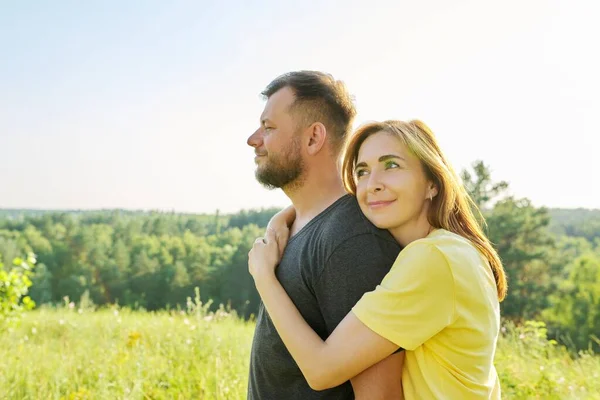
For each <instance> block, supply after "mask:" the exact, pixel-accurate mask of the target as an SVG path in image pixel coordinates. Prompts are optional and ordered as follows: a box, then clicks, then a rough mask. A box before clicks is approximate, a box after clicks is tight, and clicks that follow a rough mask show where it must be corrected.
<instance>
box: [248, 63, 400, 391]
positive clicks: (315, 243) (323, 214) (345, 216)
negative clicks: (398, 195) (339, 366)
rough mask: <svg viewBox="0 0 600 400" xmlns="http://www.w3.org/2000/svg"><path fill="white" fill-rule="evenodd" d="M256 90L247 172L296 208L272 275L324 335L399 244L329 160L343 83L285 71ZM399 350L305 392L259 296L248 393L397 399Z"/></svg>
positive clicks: (341, 113)
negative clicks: (257, 111) (339, 381)
mask: <svg viewBox="0 0 600 400" xmlns="http://www.w3.org/2000/svg"><path fill="white" fill-rule="evenodd" d="M262 94H263V95H264V96H265V97H266V98H267V103H266V105H265V108H264V111H263V113H262V116H261V118H260V127H259V128H258V129H257V130H256V131H255V132H254V133H253V134H252V135H251V136H250V137H249V138H248V145H250V146H252V147H254V152H255V154H256V157H255V161H256V164H257V168H256V178H257V180H258V181H259V182H261V183H262V184H263V185H265V186H267V187H269V188H280V189H282V190H283V191H284V193H285V194H286V195H287V196H288V197H289V198H290V200H291V202H292V204H293V206H294V208H295V210H296V219H295V221H294V223H293V225H292V227H291V230H290V236H291V238H290V240H289V242H288V244H287V247H286V248H285V252H284V254H283V257H282V259H281V262H280V265H279V267H278V269H277V278H278V279H279V281H280V282H281V284H282V285H283V287H284V288H285V290H286V291H287V293H288V294H289V296H290V297H291V298H292V300H293V301H294V303H295V304H296V306H297V307H298V309H299V311H300V312H301V314H302V316H303V317H304V318H305V319H306V321H307V322H308V323H309V324H310V325H311V327H312V328H313V329H314V330H315V331H316V332H317V333H318V334H319V335H320V336H321V337H322V338H323V339H325V338H327V337H328V336H329V334H330V333H331V332H332V331H333V330H334V328H335V327H336V326H337V325H338V323H339V322H340V321H341V320H342V319H343V318H344V316H346V314H347V313H348V312H349V311H350V310H351V308H352V306H354V304H356V302H357V301H358V300H359V299H360V297H361V296H362V295H363V293H365V292H368V291H371V290H373V289H375V286H376V285H377V284H378V283H380V282H381V280H382V279H383V277H384V276H385V274H386V273H387V272H388V270H389V268H390V267H391V265H392V263H393V261H394V260H395V259H396V256H397V255H398V252H399V251H400V247H399V246H398V244H397V243H396V241H395V240H394V239H393V238H392V237H391V235H390V234H389V233H388V232H387V231H381V230H378V229H377V228H375V226H373V225H372V224H371V223H370V222H369V221H368V220H367V219H366V218H365V217H364V216H363V214H362V212H361V211H360V208H359V206H358V203H357V201H356V199H355V198H354V197H353V196H350V195H348V194H346V191H345V189H344V186H343V183H342V180H341V177H340V174H339V169H338V160H339V155H340V150H341V148H342V145H343V142H344V140H345V137H346V135H347V134H348V132H349V130H350V129H351V125H352V120H353V119H354V116H355V114H356V111H355V108H354V105H353V103H352V100H351V98H350V96H349V94H348V92H347V90H346V88H345V86H344V84H343V83H342V82H340V81H336V80H335V79H334V78H333V77H332V76H331V75H328V74H324V73H321V72H315V71H299V72H290V73H287V74H284V75H282V76H280V77H278V78H276V79H275V80H274V81H273V82H271V83H270V84H269V85H268V86H267V88H266V89H265V90H264V92H263V93H262ZM402 356H403V355H402V354H401V353H397V354H394V355H392V356H390V357H388V358H387V359H386V360H384V361H382V362H381V363H379V364H377V365H375V366H373V367H372V368H370V369H369V370H367V371H364V372H363V373H361V374H360V375H358V376H356V377H355V378H353V379H352V382H351V383H352V384H350V382H346V383H345V384H343V385H340V386H338V387H336V388H333V389H328V390H324V391H321V392H317V391H314V390H312V389H311V388H310V387H309V385H308V383H307V382H306V380H305V379H304V377H303V375H302V372H301V371H300V369H299V368H298V366H297V365H296V363H295V361H294V360H293V358H292V357H291V355H290V354H289V352H288V351H287V349H286V348H285V345H284V344H283V342H282V340H281V338H280V337H279V335H278V334H277V331H276V330H275V327H274V326H273V324H272V322H271V320H270V318H269V316H268V314H267V312H266V311H265V309H264V307H263V305H262V304H261V306H260V309H259V313H258V318H257V324H256V331H255V333H254V340H253V343H252V354H251V357H250V376H249V384H248V398H249V399H252V400H264V399H301V400H305V399H306V400H308V399H353V398H354V396H355V395H356V397H359V398H368V399H378V398H398V396H399V392H400V390H401V386H400V377H401V367H402V365H401V362H402ZM353 388H354V391H353ZM391 396H394V397H391Z"/></svg>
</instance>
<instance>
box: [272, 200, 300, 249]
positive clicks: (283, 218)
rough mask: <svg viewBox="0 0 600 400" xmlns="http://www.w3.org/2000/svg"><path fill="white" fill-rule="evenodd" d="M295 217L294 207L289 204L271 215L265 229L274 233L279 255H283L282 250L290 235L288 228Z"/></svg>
mask: <svg viewBox="0 0 600 400" xmlns="http://www.w3.org/2000/svg"><path fill="white" fill-rule="evenodd" d="M295 219H296V209H294V207H293V206H289V207H286V208H284V209H283V210H281V211H279V212H278V213H277V214H275V215H273V217H271V220H270V221H269V224H268V225H267V230H269V229H270V230H272V231H273V232H274V234H275V238H276V240H277V244H278V245H279V256H280V257H281V256H283V251H284V250H285V246H286V245H287V242H288V239H289V237H290V228H291V226H292V224H293V223H294V220H295Z"/></svg>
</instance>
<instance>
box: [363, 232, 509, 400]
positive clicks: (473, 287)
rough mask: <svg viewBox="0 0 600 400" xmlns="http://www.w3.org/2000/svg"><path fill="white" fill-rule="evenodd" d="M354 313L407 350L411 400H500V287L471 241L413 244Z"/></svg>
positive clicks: (443, 235)
mask: <svg viewBox="0 0 600 400" xmlns="http://www.w3.org/2000/svg"><path fill="white" fill-rule="evenodd" d="M352 311H353V312H354V314H355V315H356V316H357V317H358V319H360V320H361V321H362V322H363V323H364V324H365V325H367V326H368V327H369V328H370V329H372V330H373V331H374V332H376V333H377V334H379V335H381V336H383V337H384V338H386V339H388V340H390V341H392V342H394V343H395V344H397V345H398V346H400V347H402V348H404V349H405V350H406V358H405V361H404V369H403V371H402V383H403V387H404V396H405V398H406V399H407V400H410V399H460V400H462V399H500V383H499V380H498V375H497V373H496V369H495V368H494V364H493V361H494V354H495V352H496V342H497V339H498V331H499V328H500V305H499V302H498V295H497V291H496V283H495V280H494V275H493V273H492V270H491V268H490V266H489V263H488V262H487V260H486V259H485V258H484V257H483V256H482V255H481V253H480V252H479V251H477V249H476V248H475V246H473V245H472V244H471V242H470V241H469V240H467V239H465V238H463V237H461V236H459V235H456V234H454V233H452V232H448V231H446V230H443V229H438V230H436V231H434V232H432V233H431V234H429V236H427V237H426V238H423V239H419V240H416V241H414V242H412V243H410V244H409V245H408V246H406V248H405V249H404V250H403V251H402V252H401V253H400V255H399V256H398V258H397V259H396V262H395V263H394V265H393V266H392V269H391V270H390V272H389V273H388V274H387V275H386V276H385V278H384V279H383V281H382V282H381V284H380V285H378V286H377V288H376V289H375V290H374V291H372V292H369V293H366V294H365V295H364V296H363V297H362V299H361V300H360V301H359V302H358V303H357V304H356V305H355V306H354V308H353V309H352Z"/></svg>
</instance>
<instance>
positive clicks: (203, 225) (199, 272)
mask: <svg viewBox="0 0 600 400" xmlns="http://www.w3.org/2000/svg"><path fill="white" fill-rule="evenodd" d="M462 177H463V180H464V182H465V186H466V188H467V190H468V191H469V192H470V193H471V195H472V197H473V199H474V200H475V202H476V203H477V204H478V205H479V206H480V208H481V209H482V210H484V215H485V218H486V220H487V228H486V229H487V232H488V234H489V236H490V238H491V240H492V241H493V243H495V245H496V247H497V249H498V251H499V253H500V256H501V258H502V260H503V262H504V266H505V268H506V270H507V273H508V278H509V294H508V296H507V299H506V300H505V301H504V303H503V304H502V313H503V316H504V317H505V318H507V319H510V320H513V321H515V322H517V323H519V322H522V321H524V320H529V319H541V320H544V321H546V322H547V323H548V326H549V329H550V334H551V336H552V337H554V338H557V339H558V340H560V341H562V342H563V343H566V344H568V345H570V346H571V348H572V349H581V348H587V347H588V346H591V347H592V348H594V349H595V350H600V340H598V337H599V336H600V210H597V211H591V210H547V209H545V208H536V207H534V206H533V205H532V204H531V202H530V201H529V200H528V199H518V198H514V197H507V196H505V192H506V189H507V188H508V184H507V183H506V182H494V181H492V179H491V177H490V171H489V169H488V168H487V167H486V166H485V165H484V164H483V163H482V162H477V163H475V164H474V165H473V168H472V170H470V171H464V172H463V174H462ZM276 211H277V210H276V209H263V210H250V211H242V212H239V213H237V214H232V215H220V214H219V213H217V214H215V215H192V214H177V213H164V212H162V213H161V212H141V211H124V210H107V211H96V212H91V211H87V212H80V211H72V212H50V211H48V212H44V211H29V210H0V254H2V256H3V258H4V260H5V265H8V264H9V260H12V259H13V258H14V257H16V256H19V255H22V254H27V253H28V252H30V251H32V252H34V253H35V254H36V255H37V260H38V262H37V265H36V267H35V276H34V278H33V286H32V287H31V289H30V294H31V297H32V298H33V300H34V301H36V303H37V304H38V305H39V304H44V303H54V304H57V303H62V302H63V301H64V300H63V299H64V298H65V296H68V298H69V299H72V300H78V299H79V298H80V297H81V296H82V295H84V293H87V294H86V296H89V298H90V299H91V300H92V301H93V302H94V303H95V304H98V305H102V304H112V303H116V302H118V303H119V304H120V305H126V306H129V307H132V308H144V309H148V310H156V309H160V308H168V307H171V308H173V307H177V305H184V304H185V302H186V299H187V297H188V296H193V293H194V288H195V287H199V288H200V292H201V297H202V299H203V300H204V301H207V300H208V299H212V300H213V302H214V303H213V304H215V305H218V304H221V303H222V304H229V305H230V306H231V307H232V308H233V309H235V310H237V311H238V312H239V313H241V314H243V315H245V316H249V315H250V314H251V313H254V312H256V310H257V308H258V304H259V298H258V295H257V293H256V291H255V289H254V285H253V282H252V279H251V277H250V275H249V274H248V272H247V254H248V251H249V250H250V247H251V246H252V243H253V241H254V239H255V238H256V237H257V236H260V235H262V233H263V231H264V227H265V226H266V224H267V222H268V220H269V218H270V217H271V216H272V215H273V214H274V213H275V212H276Z"/></svg>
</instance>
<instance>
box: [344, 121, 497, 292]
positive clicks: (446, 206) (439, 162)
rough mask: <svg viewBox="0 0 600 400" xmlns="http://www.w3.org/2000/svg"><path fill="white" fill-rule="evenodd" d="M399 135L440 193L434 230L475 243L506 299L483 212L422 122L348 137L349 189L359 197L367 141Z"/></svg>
mask: <svg viewBox="0 0 600 400" xmlns="http://www.w3.org/2000/svg"><path fill="white" fill-rule="evenodd" d="M382 131H383V132H386V133H389V134H392V135H394V136H396V137H397V138H398V139H399V140H400V141H401V142H402V143H403V144H404V145H405V146H406V147H407V148H408V149H409V150H410V151H411V152H412V153H413V154H414V155H415V156H416V157H417V158H419V160H420V161H421V164H422V166H423V169H424V171H425V174H426V175H427V177H428V178H429V179H430V180H431V181H433V182H434V183H435V185H436V187H437V189H438V194H437V196H435V197H434V198H433V199H432V203H431V207H430V208H429V215H428V220H429V223H430V224H431V226H432V227H434V228H438V229H439V228H441V229H446V230H448V231H450V232H453V233H456V234H457V235H460V236H462V237H464V238H466V239H468V240H470V241H471V243H473V245H474V246H475V247H476V248H477V249H478V250H479V251H480V252H481V253H482V254H483V256H484V257H485V258H486V259H487V260H488V262H489V264H490V267H491V269H492V272H493V274H494V278H495V280H496V289H497V292H498V299H499V300H500V301H502V300H504V297H506V290H507V283H506V274H505V272H504V267H503V266H502V261H500V257H499V256H498V253H497V252H496V250H495V249H494V247H493V246H492V244H491V242H490V241H489V239H488V238H487V237H486V236H485V233H484V232H483V229H482V227H481V226H480V224H479V223H478V221H477V218H476V217H475V214H474V212H475V213H476V214H477V216H478V217H479V218H480V219H481V221H482V222H483V223H485V221H484V219H483V216H482V215H481V211H480V210H479V208H478V207H477V205H476V204H475V203H474V202H473V199H471V197H470V196H469V194H468V193H467V191H466V190H465V187H464V185H463V184H462V182H461V181H460V179H459V178H458V176H457V175H456V173H455V172H454V170H453V169H452V167H451V166H450V164H449V163H448V162H447V161H446V158H445V157H444V154H443V153H442V151H441V150H440V147H439V145H438V143H437V141H436V139H435V136H434V135H433V132H432V131H431V129H429V127H428V126H427V125H426V124H425V123H423V122H421V121H419V120H413V121H409V122H404V121H383V122H372V123H368V124H366V125H363V126H361V127H360V128H359V129H358V130H357V131H356V132H354V134H352V136H350V137H349V138H348V141H347V143H346V146H345V151H344V156H343V160H342V177H343V180H344V186H345V187H346V190H347V191H348V192H350V193H352V194H354V195H356V182H355V179H354V168H355V165H356V161H357V158H358V152H359V150H360V147H361V145H362V144H363V142H364V141H365V140H366V139H367V138H368V137H369V136H371V135H373V134H375V133H377V132H382Z"/></svg>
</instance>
